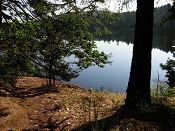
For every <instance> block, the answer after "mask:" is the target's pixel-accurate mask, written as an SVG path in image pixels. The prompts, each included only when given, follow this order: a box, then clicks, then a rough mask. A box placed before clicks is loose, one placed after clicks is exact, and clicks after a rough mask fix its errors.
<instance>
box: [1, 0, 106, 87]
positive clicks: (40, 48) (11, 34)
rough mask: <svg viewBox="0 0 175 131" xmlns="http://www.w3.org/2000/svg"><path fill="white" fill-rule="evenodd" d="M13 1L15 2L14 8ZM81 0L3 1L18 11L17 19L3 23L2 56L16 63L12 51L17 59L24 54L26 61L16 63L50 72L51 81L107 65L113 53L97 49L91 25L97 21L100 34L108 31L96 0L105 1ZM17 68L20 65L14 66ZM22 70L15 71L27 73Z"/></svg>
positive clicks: (27, 73) (44, 74) (41, 74)
mask: <svg viewBox="0 0 175 131" xmlns="http://www.w3.org/2000/svg"><path fill="white" fill-rule="evenodd" d="M10 2H12V3H14V5H15V6H14V8H13V7H11V5H10ZM77 2H79V1H70V0H68V1H65V0H63V1H61V2H60V1H57V2H51V1H46V0H40V1H33V0H29V1H22V2H21V1H10V0H9V1H8V0H7V1H3V2H2V4H3V6H6V7H7V8H8V9H9V10H8V11H9V12H10V11H12V10H13V11H16V13H10V15H11V16H12V17H13V18H12V20H13V22H10V23H6V22H8V21H6V22H4V23H3V24H2V29H1V31H0V35H1V39H0V41H1V43H2V44H1V50H0V51H1V55H2V57H1V58H2V59H3V58H5V57H6V56H7V57H8V58H9V60H8V63H9V64H10V66H11V67H12V65H13V64H14V63H13V62H12V63H11V61H12V60H11V58H12V57H10V56H8V55H12V56H13V57H15V59H18V57H20V59H22V61H25V62H20V63H19V62H16V63H15V64H16V65H17V66H19V67H20V68H22V69H23V68H24V66H22V65H20V64H21V63H23V64H24V65H25V63H26V64H28V65H30V66H26V67H29V68H30V69H27V70H30V71H31V72H30V71H28V72H25V73H26V75H31V73H33V71H35V73H34V74H33V75H36V74H37V75H40V76H47V77H48V78H49V79H50V84H51V79H55V78H57V79H61V80H67V81H69V80H70V79H72V78H74V77H77V76H78V73H79V72H80V71H82V70H83V69H85V68H88V67H89V66H92V65H98V66H100V67H103V66H104V65H105V64H107V63H108V62H109V61H108V57H109V56H108V55H106V54H105V53H104V52H99V51H98V50H97V47H96V44H95V42H94V40H93V34H92V33H89V31H88V26H89V25H90V24H95V25H96V27H97V28H96V30H95V31H97V33H98V34H101V33H107V32H108V30H107V28H105V27H104V26H103V24H102V23H101V22H100V21H99V20H98V19H97V17H95V16H96V11H97V6H96V3H98V2H104V1H100V0H99V1H90V2H86V1H81V2H83V4H82V3H77ZM81 4H82V5H83V6H81ZM23 5H26V6H25V8H22V7H23ZM19 6H20V7H19ZM12 8H13V9H12ZM13 11H12V12H13ZM2 12H3V11H2ZM20 13H21V14H20ZM19 18H20V19H19ZM23 21H24V22H23ZM98 25H99V27H100V28H99V27H98ZM10 51H12V52H10ZM70 57H74V59H71V58H70ZM13 60H14V59H13ZM4 62H5V61H4ZM11 64H12V65H11ZM4 65H5V64H4ZM4 65H3V66H4ZM12 69H13V68H12ZM14 70H18V69H17V68H15V67H14ZM6 71H7V72H8V70H6ZM21 71H22V70H20V72H19V73H13V74H15V75H24V73H21Z"/></svg>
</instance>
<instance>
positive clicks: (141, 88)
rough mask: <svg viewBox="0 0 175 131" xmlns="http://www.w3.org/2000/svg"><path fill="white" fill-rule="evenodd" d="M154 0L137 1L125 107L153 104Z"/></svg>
mask: <svg viewBox="0 0 175 131" xmlns="http://www.w3.org/2000/svg"><path fill="white" fill-rule="evenodd" d="M153 12H154V0H137V11H136V27H135V36H134V47H133V57H132V63H131V72H130V78H129V82H128V88H127V97H126V100H125V105H126V106H127V107H135V108H140V107H141V106H145V105H149V104H151V95H150V78H151V51H152V43H153V42H152V41H153Z"/></svg>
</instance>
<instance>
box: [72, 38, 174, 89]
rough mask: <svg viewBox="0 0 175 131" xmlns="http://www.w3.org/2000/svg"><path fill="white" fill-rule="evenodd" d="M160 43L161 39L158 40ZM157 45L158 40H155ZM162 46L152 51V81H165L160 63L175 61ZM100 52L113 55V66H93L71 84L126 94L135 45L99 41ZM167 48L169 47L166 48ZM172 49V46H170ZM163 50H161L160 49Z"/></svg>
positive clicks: (97, 42)
mask: <svg viewBox="0 0 175 131" xmlns="http://www.w3.org/2000/svg"><path fill="white" fill-rule="evenodd" d="M158 40H159V41H160V39H158ZM155 43H156V40H155ZM159 43H160V44H161V45H159V46H157V45H156V44H155V45H154V48H153V50H152V75H151V79H155V78H157V77H158V74H159V77H160V79H161V80H164V79H165V71H162V70H161V68H160V66H159V65H160V63H163V64H164V63H166V61H167V59H168V58H170V59H174V58H173V54H172V53H171V52H172V51H171V52H170V51H168V49H167V48H166V49H165V50H163V49H162V48H161V47H164V44H165V43H162V42H159ZM96 44H97V47H98V50H99V51H104V52H105V53H106V54H110V53H112V57H111V58H110V61H113V62H112V64H111V65H110V64H108V65H105V67H104V68H100V67H98V66H92V67H90V68H88V69H86V70H83V71H82V72H80V75H79V77H77V78H76V79H72V80H71V81H70V83H73V84H77V85H80V86H82V87H85V88H86V89H89V88H93V89H101V88H102V87H104V88H105V89H106V90H109V91H112V92H125V91H126V88H127V84H128V80H129V73H130V66H131V58H132V50H133V44H132V43H128V42H127V43H126V42H122V41H117V40H108V41H104V40H97V41H96ZM165 47H167V45H166V46H165ZM168 47H171V46H168ZM159 48H161V49H159Z"/></svg>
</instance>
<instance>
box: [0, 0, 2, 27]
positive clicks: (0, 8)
mask: <svg viewBox="0 0 175 131" xmlns="http://www.w3.org/2000/svg"><path fill="white" fill-rule="evenodd" d="M1 28H2V0H0V29H1Z"/></svg>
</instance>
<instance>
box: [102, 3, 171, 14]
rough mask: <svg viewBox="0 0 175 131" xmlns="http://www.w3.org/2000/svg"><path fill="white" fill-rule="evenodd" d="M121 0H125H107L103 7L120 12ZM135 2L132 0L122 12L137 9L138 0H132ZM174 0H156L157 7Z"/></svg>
mask: <svg viewBox="0 0 175 131" xmlns="http://www.w3.org/2000/svg"><path fill="white" fill-rule="evenodd" d="M119 1H124V0H107V2H106V3H105V4H103V5H101V6H103V7H107V8H108V9H109V10H111V11H113V12H118V11H119V10H120V5H119V3H121V2H119ZM132 1H133V2H131V3H130V4H128V5H129V6H128V7H127V9H126V8H123V10H122V12H126V11H135V10H136V0H132ZM172 1H173V0H155V4H154V5H155V7H160V6H163V5H167V4H168V3H169V4H172Z"/></svg>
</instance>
